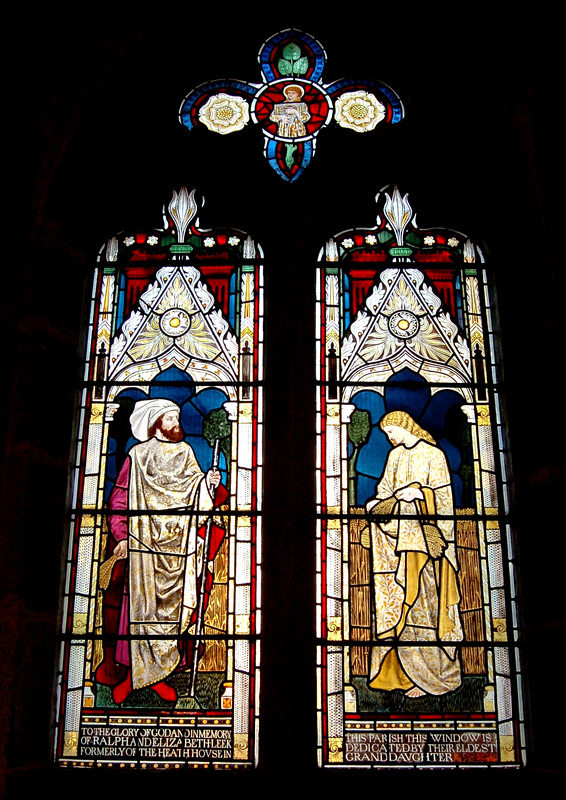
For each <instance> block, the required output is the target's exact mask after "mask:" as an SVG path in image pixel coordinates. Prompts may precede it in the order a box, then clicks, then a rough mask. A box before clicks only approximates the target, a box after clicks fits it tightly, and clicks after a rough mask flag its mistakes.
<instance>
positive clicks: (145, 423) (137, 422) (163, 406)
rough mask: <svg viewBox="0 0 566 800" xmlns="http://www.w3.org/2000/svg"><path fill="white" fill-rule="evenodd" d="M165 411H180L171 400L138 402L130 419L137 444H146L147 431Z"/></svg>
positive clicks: (159, 399)
mask: <svg viewBox="0 0 566 800" xmlns="http://www.w3.org/2000/svg"><path fill="white" fill-rule="evenodd" d="M167 411H179V412H180V411H181V409H180V408H179V406H178V405H177V403H174V402H173V401H172V400H163V399H161V398H155V400H140V401H139V402H137V403H136V405H135V406H134V410H133V412H132V416H131V417H130V425H131V426H132V433H133V435H134V437H135V438H136V439H137V440H138V441H139V442H146V441H147V439H148V431H149V429H150V428H151V426H152V425H153V423H154V422H155V421H156V420H158V419H159V417H161V416H163V414H165V413H166V412H167Z"/></svg>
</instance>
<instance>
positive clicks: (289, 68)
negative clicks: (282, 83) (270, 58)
mask: <svg viewBox="0 0 566 800" xmlns="http://www.w3.org/2000/svg"><path fill="white" fill-rule="evenodd" d="M277 66H278V67H279V72H280V74H281V75H291V73H292V72H293V65H292V64H291V62H290V61H286V60H285V59H284V58H280V59H279V63H278V65H277Z"/></svg>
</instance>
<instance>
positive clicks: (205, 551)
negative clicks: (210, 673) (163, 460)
mask: <svg viewBox="0 0 566 800" xmlns="http://www.w3.org/2000/svg"><path fill="white" fill-rule="evenodd" d="M219 456H220V439H216V440H215V442H214V454H213V456H212V469H216V470H217V469H218V459H219ZM214 492H215V494H216V487H215V489H214ZM212 502H213V507H212V511H211V512H210V515H209V517H208V519H207V520H206V527H205V529H204V546H203V548H202V570H201V578H200V591H199V596H198V603H197V620H196V627H195V641H194V650H193V669H192V675H191V690H190V693H189V694H190V697H194V696H195V690H196V686H197V667H198V662H199V657H198V651H199V649H200V640H201V638H202V634H203V630H204V600H205V597H206V570H207V569H208V556H209V553H210V537H211V534H212V522H213V518H214V498H213V501H212Z"/></svg>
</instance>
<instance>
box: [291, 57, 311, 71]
mask: <svg viewBox="0 0 566 800" xmlns="http://www.w3.org/2000/svg"><path fill="white" fill-rule="evenodd" d="M308 68H309V60H308V58H307V57H306V56H303V57H302V58H299V59H298V60H297V61H295V63H294V64H293V72H294V73H295V75H304V74H305V73H306V71H307V70H308Z"/></svg>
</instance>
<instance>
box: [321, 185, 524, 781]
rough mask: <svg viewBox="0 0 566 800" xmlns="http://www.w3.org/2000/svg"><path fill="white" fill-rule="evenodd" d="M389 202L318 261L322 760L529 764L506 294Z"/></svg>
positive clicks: (472, 251)
mask: <svg viewBox="0 0 566 800" xmlns="http://www.w3.org/2000/svg"><path fill="white" fill-rule="evenodd" d="M378 203H379V214H378V216H377V220H376V224H375V225H373V226H372V227H368V228H356V229H354V230H349V231H345V232H342V233H340V234H339V235H337V236H335V237H334V238H333V239H331V240H330V241H329V242H328V243H327V244H326V246H325V247H324V248H323V250H322V251H321V253H320V257H319V262H320V263H319V268H318V278H317V330H318V341H317V353H318V366H317V369H318V375H317V379H318V380H317V383H318V388H317V516H318V532H317V575H318V579H317V636H318V666H317V670H318V696H319V709H318V752H319V764H320V765H322V766H325V767H352V766H358V767H360V766H362V767H369V768H383V767H399V766H403V767H413V768H419V767H421V768H422V767H427V768H430V767H433V768H434V767H452V768H455V767H463V766H469V765H474V766H479V765H481V766H492V767H495V766H499V767H501V766H517V765H519V764H520V763H521V760H522V758H523V752H524V746H525V741H524V730H523V721H522V720H523V715H522V699H521V667H520V658H519V655H520V654H519V646H518V643H519V641H520V639H519V631H518V628H517V606H516V586H515V583H514V551H513V541H512V535H511V529H510V526H509V516H508V515H509V488H508V472H507V461H506V458H507V452H506V451H507V446H506V440H505V433H504V429H503V423H502V409H501V394H500V384H499V379H500V375H499V369H498V366H497V358H496V355H497V340H496V333H495V320H494V312H493V303H494V300H493V287H492V285H491V283H490V278H489V272H488V267H487V265H486V263H485V261H484V257H483V255H482V252H481V249H480V247H479V246H478V245H477V244H476V243H474V242H472V241H471V240H470V239H469V238H468V237H467V236H466V235H464V234H462V233H460V232H457V231H453V230H448V229H445V228H435V229H432V228H431V229H426V230H425V229H421V228H419V227H418V226H417V224H416V218H415V216H414V214H413V209H412V208H411V204H410V202H409V198H408V195H405V196H404V197H403V196H402V195H401V194H400V192H399V191H398V189H397V188H395V189H394V190H393V191H391V190H388V191H385V192H383V193H381V194H380V195H378Z"/></svg>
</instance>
